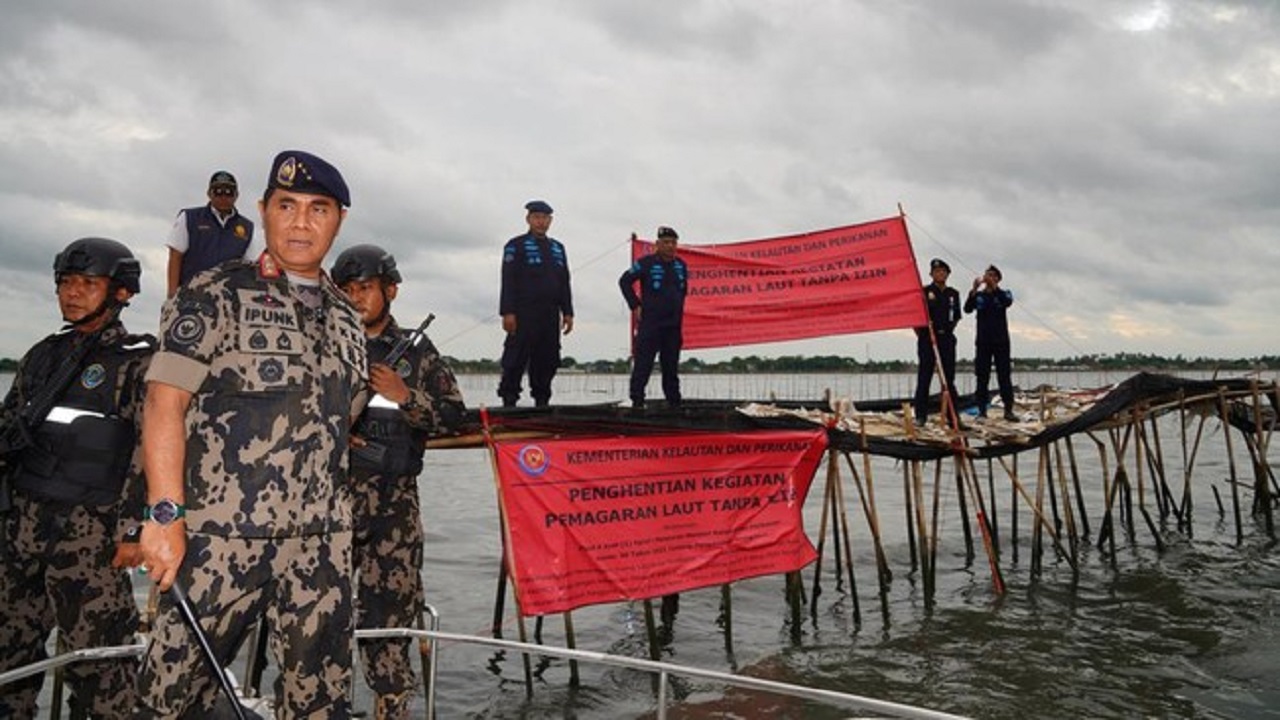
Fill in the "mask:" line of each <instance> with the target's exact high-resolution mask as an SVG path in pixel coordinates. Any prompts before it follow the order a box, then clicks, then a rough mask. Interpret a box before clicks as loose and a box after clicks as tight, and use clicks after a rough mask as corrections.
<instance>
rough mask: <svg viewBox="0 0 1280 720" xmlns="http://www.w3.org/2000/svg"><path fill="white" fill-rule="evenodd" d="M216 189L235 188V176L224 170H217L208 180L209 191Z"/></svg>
mask: <svg viewBox="0 0 1280 720" xmlns="http://www.w3.org/2000/svg"><path fill="white" fill-rule="evenodd" d="M216 187H229V188H231V189H232V190H235V189H236V188H237V184H236V176H235V175H232V174H231V173H229V172H227V171H226V170H219V171H218V172H216V173H214V174H213V175H212V176H211V177H210V178H209V189H210V190H212V189H214V188H216Z"/></svg>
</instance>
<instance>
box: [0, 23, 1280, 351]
mask: <svg viewBox="0 0 1280 720" xmlns="http://www.w3.org/2000/svg"><path fill="white" fill-rule="evenodd" d="M13 5H14V7H12V8H6V15H5V20H4V22H3V23H0V167H3V168H4V172H2V173H0V252H3V253H4V257H5V269H6V271H7V272H9V273H10V275H11V276H14V277H22V278H27V277H29V278H30V280H29V281H27V282H16V281H15V282H10V283H6V285H7V289H8V290H9V291H10V292H11V293H18V294H19V295H20V296H21V298H22V300H21V301H19V300H17V299H10V298H11V296H10V295H6V296H5V309H6V310H8V309H10V308H9V307H8V306H9V305H10V304H15V303H19V302H21V303H23V304H27V305H38V304H42V303H47V302H48V301H49V296H48V285H47V272H48V264H49V262H51V258H52V255H53V253H54V252H56V250H57V249H58V248H60V247H61V246H62V245H64V244H65V243H66V242H67V241H68V240H69V239H71V238H73V237H76V236H80V235H86V234H106V235H111V236H117V237H120V238H121V239H124V240H126V241H127V242H129V243H130V244H131V246H133V247H134V248H135V251H136V252H138V253H139V254H140V255H142V256H144V258H145V264H146V265H147V273H148V274H144V297H143V299H142V300H141V301H140V302H139V303H137V304H136V305H137V307H136V310H131V312H135V311H136V312H137V313H139V315H140V316H141V315H143V314H147V316H148V317H151V316H152V315H153V314H154V313H155V312H156V310H157V309H158V307H157V306H156V305H154V304H153V303H154V301H155V300H156V297H155V296H156V294H157V293H156V291H155V290H154V288H156V287H158V283H159V280H158V276H159V273H160V272H162V270H163V258H164V249H163V247H162V243H163V239H164V236H165V233H166V232H167V231H168V228H169V224H170V223H171V221H172V218H173V215H174V213H175V212H176V211H177V209H179V208H181V207H185V206H188V205H195V204H198V203H200V202H202V201H203V195H204V189H205V183H206V182H207V179H208V176H209V173H210V172H212V171H213V170H214V169H218V168H225V169H229V170H231V171H232V172H234V173H235V174H236V175H237V176H238V177H239V179H240V182H241V199H240V206H241V209H242V211H244V212H246V214H248V215H250V216H251V217H255V216H256V208H255V207H254V200H256V198H257V197H258V196H259V195H260V193H261V190H262V187H263V184H264V182H265V179H266V172H267V166H268V163H269V162H270V159H271V157H272V156H273V155H274V153H275V152H276V151H278V150H280V149H283V148H286V147H299V148H303V149H308V150H312V151H314V152H317V153H319V154H321V155H322V156H324V157H326V158H328V159H330V160H331V161H333V162H334V163H335V164H337V165H338V166H339V167H340V168H341V169H342V171H343V173H344V175H346V176H347V179H348V181H349V183H350V184H351V187H352V192H353V207H352V211H351V215H350V217H349V219H348V221H347V223H346V224H345V225H344V228H343V234H342V237H341V238H340V240H339V244H340V246H341V245H342V244H344V243H354V242H378V243H381V244H383V245H385V246H386V247H388V249H390V250H392V251H393V252H394V253H395V254H396V256H397V259H398V260H399V261H400V264H401V266H402V267H403V268H405V269H406V284H405V300H404V301H403V304H404V307H403V308H402V309H401V310H400V312H402V313H403V314H405V315H407V316H412V315H422V314H425V313H424V312H422V311H423V310H424V308H431V310H432V311H434V312H437V314H438V315H439V316H440V319H439V320H438V326H439V327H440V329H441V333H442V334H447V335H449V336H457V337H458V338H459V339H458V340H457V341H456V344H455V346H454V347H452V348H447V349H446V351H447V352H452V354H456V355H459V356H463V357H468V356H493V355H495V354H496V353H497V349H498V347H499V345H500V342H501V336H500V333H499V332H498V331H497V326H496V323H495V322H492V317H493V314H494V311H495V307H494V306H495V305H496V295H497V272H498V265H497V258H498V255H499V251H500V248H501V245H502V243H503V242H504V241H505V240H506V239H507V238H508V237H511V236H512V235H514V234H516V233H518V232H520V231H521V230H522V228H523V226H524V225H523V211H522V209H521V206H522V204H523V203H524V202H525V201H526V200H528V199H531V198H533V197H544V198H546V199H548V200H549V201H550V202H552V204H553V205H555V206H556V207H557V215H556V223H555V226H554V227H553V230H552V232H553V234H556V235H557V236H558V237H561V238H562V239H564V240H565V241H566V243H567V244H568V246H569V249H570V253H571V257H572V258H573V261H574V269H575V274H574V277H575V294H576V295H577V297H578V299H579V302H578V305H579V310H580V318H579V321H580V324H579V326H578V329H577V330H575V332H574V334H573V335H572V336H571V338H570V339H569V340H568V341H567V343H568V344H567V352H569V353H570V354H572V355H574V356H575V357H580V358H582V357H588V358H589V357H596V356H607V357H613V356H616V355H617V354H618V353H619V351H620V349H621V352H623V353H625V345H626V324H625V323H626V313H625V308H623V307H622V305H621V300H620V299H619V297H618V294H617V287H616V284H615V282H616V278H617V275H618V273H619V272H621V270H622V267H623V266H624V265H625V264H626V263H627V262H628V257H627V251H626V247H625V238H626V236H627V234H628V233H630V232H631V231H632V230H636V231H639V232H641V233H642V234H644V233H645V232H647V231H651V230H652V227H653V226H656V225H657V224H659V223H665V224H672V225H676V226H678V227H680V228H681V231H682V237H684V236H686V235H687V237H689V238H690V240H691V241H692V242H725V241H731V240H740V239H747V238H759V237H767V236H772V235H781V234H789V233H793V232H800V231H804V230H810V229H816V228H822V227H832V226H836V225H842V224H848V223H853V222H859V221H865V220H869V219H874V218H878V217H884V216H887V215H892V214H894V213H896V212H897V208H898V204H899V203H902V204H903V207H904V209H905V210H906V211H907V212H908V214H909V217H910V218H911V220H912V223H911V227H912V232H913V243H914V245H915V250H916V252H917V254H918V255H920V256H922V257H924V258H927V257H929V256H932V255H935V254H939V255H945V256H947V257H949V258H950V259H951V260H952V263H953V266H955V267H956V268H957V273H956V277H955V282H957V283H961V284H962V286H963V283H967V282H968V281H969V280H971V275H972V274H973V273H976V272H978V271H980V269H981V268H982V267H985V265H986V264H987V263H988V262H997V263H998V264H999V265H1000V266H1001V267H1002V269H1003V270H1004V271H1005V274H1006V277H1008V278H1009V280H1010V283H1011V287H1013V288H1014V289H1015V291H1016V292H1017V294H1018V297H1019V306H1018V309H1019V312H1023V313H1027V314H1023V315H1017V314H1015V315H1016V317H1015V322H1016V323H1020V324H1021V325H1023V326H1047V327H1048V328H1050V329H1052V330H1053V331H1056V332H1057V333H1058V334H1059V335H1067V334H1069V333H1072V332H1078V333H1079V335H1078V336H1077V335H1073V336H1072V337H1073V338H1074V339H1073V340H1072V342H1073V343H1075V344H1076V345H1077V346H1079V349H1082V350H1087V351H1094V352H1097V351H1107V350H1119V349H1134V350H1143V351H1161V350H1162V349H1163V350H1167V351H1168V352H1170V353H1174V352H1183V353H1186V354H1189V355H1193V354H1196V353H1195V352H1192V350H1191V348H1194V347H1196V346H1197V344H1198V343H1199V342H1200V341H1199V340H1198V339H1197V337H1198V336H1197V335H1196V334H1195V333H1202V334H1203V336H1204V337H1209V336H1212V337H1214V338H1215V339H1214V341H1213V343H1214V345H1215V346H1216V347H1221V348H1223V350H1222V351H1221V352H1222V354H1231V353H1233V352H1236V351H1235V350H1230V349H1228V348H1241V349H1240V350H1239V352H1241V353H1245V352H1248V351H1253V352H1257V351H1258V349H1259V348H1261V347H1263V346H1265V345H1266V344H1267V343H1266V342H1265V341H1262V340H1260V339H1259V338H1261V337H1262V336H1263V335H1264V334H1265V333H1263V332H1260V331H1259V330H1258V329H1257V328H1258V327H1260V326H1261V325H1266V326H1267V327H1270V325H1271V324H1273V321H1271V320H1270V319H1269V318H1266V317H1263V315H1262V313H1261V312H1260V311H1259V310H1258V309H1257V308H1259V307H1273V306H1274V305H1275V304H1276V303H1278V302H1280V290H1271V289H1270V288H1269V286H1268V285H1266V284H1265V283H1262V282H1260V281H1261V280H1262V278H1260V277H1259V275H1260V274H1261V271H1260V270H1259V269H1260V268H1266V267H1270V266H1274V265H1275V264H1277V263H1280V256H1278V253H1280V250H1277V249H1275V248H1276V245H1275V243H1274V238H1275V236H1276V233H1277V229H1280V207H1278V206H1277V204H1276V203H1275V198H1276V196H1277V195H1278V194H1280V192H1278V191H1280V188H1278V187H1277V186H1278V185H1280V181H1278V180H1277V177H1276V174H1275V167H1277V165H1278V162H1277V161H1280V141H1277V139H1276V134H1275V131H1274V125H1275V118H1276V117H1278V116H1280V108H1278V107H1277V106H1278V105H1280V70H1277V67H1280V59H1278V52H1280V51H1277V50H1276V48H1278V47H1280V18H1277V10H1276V8H1275V6H1274V5H1273V4H1270V3H1239V2H1236V3H1230V2H1179V3H1171V2H1170V3H1165V2H1160V1H1159V0H1156V1H1147V0H1142V1H1133V2H1128V1H1124V0H1121V1H1120V2H1113V1H1107V2H1103V1H1102V0H1097V1H1096V2H1095V1H1086V2H1065V1H1063V2H1007V1H1006V2H997V1H995V0H961V1H958V2H946V3H942V2H925V1H924V0H908V1H907V2H901V3H869V2H848V1H845V0H814V1H813V2H806V3H803V4H797V3H792V2H783V1H782V0H766V1H764V2H758V3H724V2H718V1H711V0H705V1H694V2H658V3H649V4H641V3H634V2H622V1H605V2H599V1H594V0H557V1H555V2H549V3H541V4H538V5H537V6H531V5H530V4H527V3H517V2H483V3H427V4H422V3H415V2H409V1H408V0H396V1H394V2H386V3H374V4H372V5H368V6H363V7H360V8H354V7H352V6H350V5H339V4H336V3H329V2H292V1H291V2H276V3H266V4H263V3H255V2H247V1H241V2H233V3H229V4H215V5H206V6H202V7H200V8H198V9H193V8H191V7H190V6H186V5H182V4H163V3H162V4H155V3H145V2H136V1H129V0H125V1H123V2H113V3H79V2H60V1H57V0H54V1H52V2H19V3H14V4H13ZM21 273H27V274H25V275H23V274H21ZM152 282H154V283H157V284H155V285H152V284H150V283H152ZM1023 308H1025V310H1023ZM0 315H9V316H10V318H8V319H7V320H6V321H5V322H6V323H7V324H0V330H12V329H13V328H14V323H17V322H20V320H15V319H13V316H15V315H16V314H15V313H12V312H9V313H0ZM473 326H475V327H480V328H483V329H481V330H474V329H470V328H472V327H473ZM27 334H28V335H29V334H31V333H27ZM435 335H436V333H433V336H435ZM903 337H905V340H904V339H903ZM903 337H899V335H897V334H893V333H889V334H878V335H876V336H872V337H868V338H865V339H864V338H859V339H858V340H857V341H856V342H857V343H858V344H861V343H863V342H864V340H865V342H866V344H867V345H868V346H870V345H873V344H874V345H876V347H877V354H883V355H885V356H889V357H904V356H908V355H910V352H911V344H910V338H909V337H908V336H903ZM1027 338H1028V339H1027V340H1025V342H1027V343H1030V342H1031V340H1030V339H1029V338H1030V336H1027ZM823 342H826V343H828V344H829V346H830V349H831V350H832V351H835V352H842V351H843V350H846V349H847V348H846V347H845V346H846V345H848V344H849V343H850V342H852V341H850V340H848V339H847V338H835V339H831V340H829V341H823ZM1144 343H1145V344H1144ZM15 344H16V343H15ZM21 349H23V348H21V347H9V346H7V345H6V346H0V355H11V354H16V353H17V352H19V351H20V350H21ZM1021 350H1023V351H1025V352H1027V353H1029V354H1037V353H1038V354H1046V355H1052V354H1061V353H1063V352H1074V351H1076V350H1077V347H1075V346H1064V345H1062V344H1056V345H1054V344H1037V345H1032V346H1029V347H1027V346H1024V347H1023V348H1021ZM730 352H734V351H730ZM761 352H765V353H767V352H770V350H769V349H768V348H764V349H762V350H761Z"/></svg>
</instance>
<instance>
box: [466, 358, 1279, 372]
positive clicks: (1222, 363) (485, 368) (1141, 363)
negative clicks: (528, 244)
mask: <svg viewBox="0 0 1280 720" xmlns="http://www.w3.org/2000/svg"><path fill="white" fill-rule="evenodd" d="M445 360H446V361H448V363H449V365H450V366H451V367H452V368H453V370H454V372H457V373H468V374H471V373H474V374H494V373H500V372H502V367H501V365H500V364H499V362H498V361H497V360H490V359H487V358H484V359H480V360H462V359H458V358H453V357H446V358H445ZM1013 364H1014V369H1015V370H1022V371H1027V370H1038V371H1054V370H1058V371H1069V370H1076V371H1086V372H1088V371H1099V372H1101V371H1116V370H1147V371H1154V372H1168V371H1180V370H1222V371H1231V372H1248V371H1254V370H1280V355H1264V356H1260V357H1255V358H1235V359H1230V358H1207V357H1197V358H1186V357H1183V356H1182V355H1176V356H1174V357H1171V358H1170V357H1164V356H1162V355H1150V354H1144V353H1115V354H1105V355H1080V356H1076V357H1067V358H1037V357H1020V358H1014V359H1013ZM560 367H561V368H562V369H565V370H569V371H576V372H585V373H596V374H602V375H605V374H615V375H616V374H627V373H629V372H630V371H631V364H630V361H629V360H627V359H626V358H619V359H615V360H588V361H581V362H580V361H578V360H576V359H574V358H572V357H569V356H566V357H564V358H562V359H561V361H560ZM956 367H957V368H964V369H966V370H972V369H973V361H972V360H964V359H957V360H956ZM915 369H916V363H915V361H914V360H858V359H856V358H851V357H845V356H840V355H782V356H779V357H775V358H769V357H760V356H758V355H748V356H746V357H737V356H735V357H733V358H730V359H729V360H720V361H716V362H706V361H704V360H700V359H698V358H696V357H689V358H685V359H683V360H681V361H680V372H681V373H723V374H742V373H757V372H760V373H903V372H914V371H915Z"/></svg>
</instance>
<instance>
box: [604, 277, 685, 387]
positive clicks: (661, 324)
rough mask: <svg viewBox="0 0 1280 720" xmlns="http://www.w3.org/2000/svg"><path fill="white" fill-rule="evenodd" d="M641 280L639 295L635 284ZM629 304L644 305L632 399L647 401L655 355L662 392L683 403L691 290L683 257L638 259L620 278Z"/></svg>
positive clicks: (642, 306) (638, 337)
mask: <svg viewBox="0 0 1280 720" xmlns="http://www.w3.org/2000/svg"><path fill="white" fill-rule="evenodd" d="M636 282H639V283H640V294H639V296H637V295H636V291H635V287H634V286H635V284H636ZM618 286H619V287H620V288H622V297H624V298H626V300H627V307H629V308H631V309H632V310H635V309H636V308H637V307H639V308H640V322H639V324H638V326H637V328H636V337H635V347H634V354H635V365H634V366H633V367H632V368H631V402H632V403H633V404H634V405H636V406H637V407H639V406H642V405H644V389H645V386H646V385H648V384H649V376H650V375H651V374H652V373H653V358H654V356H655V355H656V356H658V358H659V362H660V363H661V366H662V394H663V396H664V397H665V398H666V399H667V404H668V405H670V406H672V407H675V406H677V405H679V404H680V377H679V375H678V374H677V372H678V370H679V367H680V346H681V345H682V344H683V342H684V337H683V333H682V327H681V325H682V322H683V320H684V298H685V295H686V294H687V293H688V291H689V268H688V266H687V265H685V262H684V261H683V260H681V259H680V258H678V257H677V258H672V259H671V260H663V259H662V257H661V256H659V255H657V254H653V255H648V256H646V257H643V258H640V259H639V260H637V261H635V262H634V263H633V264H632V265H631V267H630V269H628V270H627V271H626V272H624V273H622V277H620V278H618Z"/></svg>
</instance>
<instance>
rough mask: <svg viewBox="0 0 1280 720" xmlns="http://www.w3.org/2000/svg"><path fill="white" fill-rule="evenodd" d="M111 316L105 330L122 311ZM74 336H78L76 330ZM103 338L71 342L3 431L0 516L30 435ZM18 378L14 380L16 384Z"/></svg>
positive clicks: (9, 499) (99, 334) (6, 507)
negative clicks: (57, 363)
mask: <svg viewBox="0 0 1280 720" xmlns="http://www.w3.org/2000/svg"><path fill="white" fill-rule="evenodd" d="M108 312H109V313H112V314H111V316H110V317H108V319H107V321H106V322H105V323H103V325H102V327H103V328H104V329H105V328H106V327H108V326H109V325H111V324H112V322H113V321H114V320H115V316H116V314H118V313H119V312H120V311H119V308H118V306H117V307H116V308H113V309H112V310H110V311H108ZM72 332H75V331H74V330H73V331H72ZM101 337H102V330H97V331H95V332H92V333H89V334H88V335H86V336H83V337H73V338H72V340H71V352H70V353H68V354H67V356H66V358H64V359H63V361H62V363H61V364H59V365H58V367H57V368H55V369H54V371H53V373H52V374H50V375H49V378H48V379H47V380H45V381H44V382H43V383H42V384H41V385H40V387H39V388H38V389H36V391H35V392H34V393H33V394H32V396H31V397H30V398H29V399H28V400H27V402H26V403H24V404H23V406H22V407H20V408H18V410H17V412H15V413H14V414H13V416H12V417H11V418H10V419H9V423H8V424H6V425H5V426H4V427H0V462H3V464H4V467H3V468H2V469H0V514H3V513H6V512H8V511H9V509H10V507H11V505H12V497H11V496H10V487H9V478H10V477H12V475H13V474H14V473H15V472H17V469H18V463H19V462H21V459H20V457H19V453H21V452H22V451H23V450H26V449H27V448H28V447H31V446H32V443H33V440H32V438H31V433H32V432H33V431H34V430H35V429H36V428H37V427H39V426H40V423H42V422H44V419H45V418H46V417H48V416H49V412H50V411H51V410H53V408H54V406H55V405H57V404H58V400H59V399H61V398H62V395H63V394H64V393H65V392H66V391H67V388H69V387H71V383H72V382H74V381H75V379H76V376H77V375H79V374H80V366H81V365H83V364H84V360H85V358H86V357H88V356H89V353H91V352H93V349H94V348H96V347H97V346H98V340H99V338H101ZM17 379H18V378H16V377H15V378H14V380H15V381H17Z"/></svg>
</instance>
